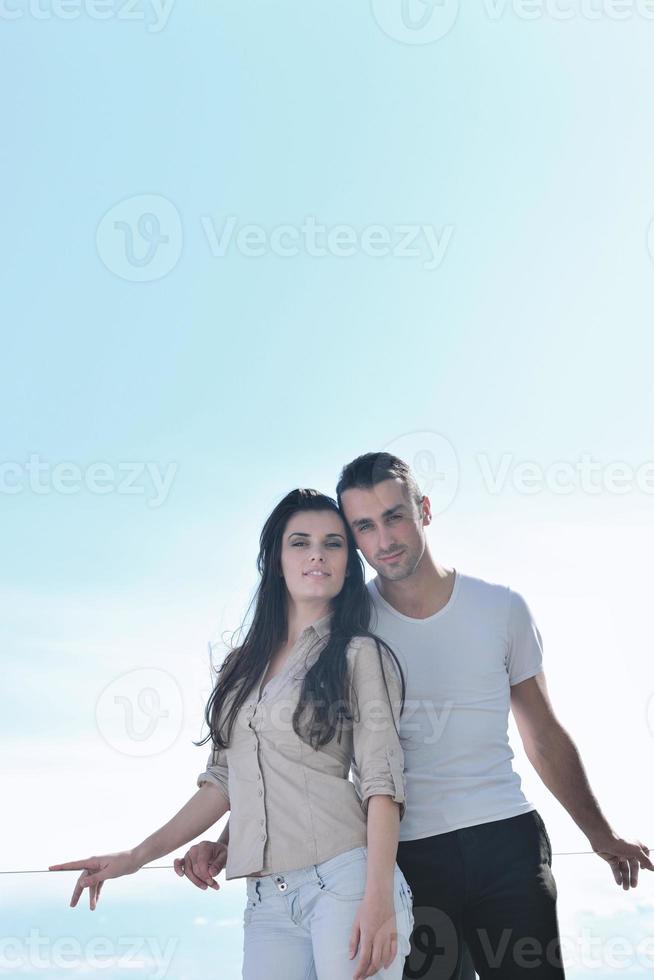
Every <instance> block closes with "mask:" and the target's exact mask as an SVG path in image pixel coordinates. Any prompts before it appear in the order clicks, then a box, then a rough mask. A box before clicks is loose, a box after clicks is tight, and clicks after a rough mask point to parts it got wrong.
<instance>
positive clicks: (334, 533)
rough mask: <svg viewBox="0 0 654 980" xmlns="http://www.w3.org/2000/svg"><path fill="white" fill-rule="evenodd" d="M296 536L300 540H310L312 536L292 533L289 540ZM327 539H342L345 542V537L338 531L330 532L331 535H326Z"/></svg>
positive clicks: (302, 532)
mask: <svg viewBox="0 0 654 980" xmlns="http://www.w3.org/2000/svg"><path fill="white" fill-rule="evenodd" d="M296 535H297V536H298V537H300V538H310V537H311V535H310V534H309V533H308V532H307V531H291V533H290V534H289V538H293V537H295V536H296ZM325 537H326V538H342V539H343V540H345V535H343V534H339V532H338V531H330V532H329V534H326V535H325Z"/></svg>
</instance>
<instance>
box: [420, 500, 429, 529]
mask: <svg viewBox="0 0 654 980" xmlns="http://www.w3.org/2000/svg"><path fill="white" fill-rule="evenodd" d="M420 512H421V515H422V520H423V523H424V524H431V502H430V500H429V497H427V496H424V497H423V498H422V500H421V501H420Z"/></svg>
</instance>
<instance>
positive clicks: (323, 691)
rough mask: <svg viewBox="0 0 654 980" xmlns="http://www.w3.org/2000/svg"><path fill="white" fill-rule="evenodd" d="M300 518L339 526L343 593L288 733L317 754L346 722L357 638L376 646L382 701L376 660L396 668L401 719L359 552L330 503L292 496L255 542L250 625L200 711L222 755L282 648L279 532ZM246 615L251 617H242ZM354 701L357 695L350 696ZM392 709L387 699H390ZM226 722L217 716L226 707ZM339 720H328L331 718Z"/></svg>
mask: <svg viewBox="0 0 654 980" xmlns="http://www.w3.org/2000/svg"><path fill="white" fill-rule="evenodd" d="M300 511H332V512H333V513H335V514H338V516H339V517H340V518H341V520H342V521H343V525H344V528H345V535H346V540H347V549H348V555H347V567H346V577H345V580H344V584H343V588H342V589H341V591H340V592H339V594H338V595H337V596H334V598H333V599H332V603H331V609H330V611H331V613H332V616H331V630H330V633H329V637H328V639H327V641H326V643H325V646H324V649H323V650H322V651H321V653H320V655H319V657H318V658H317V659H316V661H315V663H314V664H313V665H312V666H311V667H310V668H309V670H308V671H307V673H306V674H305V676H304V680H303V683H302V688H301V691H300V696H299V699H298V704H297V707H296V709H295V712H294V714H293V729H294V731H295V732H296V734H297V735H298V736H299V737H300V738H302V739H303V740H304V741H305V742H308V743H309V744H310V745H312V746H313V748H314V749H318V748H320V747H321V746H323V745H326V744H327V743H328V742H330V741H331V740H332V738H334V735H336V734H337V731H338V740H339V741H340V738H341V729H342V726H343V723H344V722H345V721H352V719H353V718H354V713H353V712H354V711H357V710H358V706H357V705H353V704H352V699H351V692H350V690H348V688H349V687H350V685H349V684H348V678H347V660H346V653H347V647H348V644H349V642H350V640H352V638H353V637H355V636H369V637H372V639H374V640H375V643H376V645H377V655H378V656H379V661H380V666H381V669H382V677H383V679H384V685H385V686H386V694H387V696H388V685H387V684H386V675H385V671H384V664H383V660H382V652H381V648H382V647H384V648H385V649H386V650H387V651H388V653H389V654H390V655H391V657H392V658H393V660H394V661H395V663H396V665H397V668H398V672H399V676H400V679H401V683H402V700H401V706H400V713H401V712H402V711H403V709H404V698H405V694H406V684H405V679H404V674H403V671H402V667H401V665H400V662H399V661H398V659H397V657H396V656H395V654H394V653H393V651H392V650H391V648H390V647H389V646H388V644H386V643H384V641H383V640H381V639H380V638H379V637H378V636H375V634H374V633H371V632H370V630H369V629H368V625H369V622H370V614H371V609H372V603H371V599H370V595H369V593H368V589H367V588H366V584H365V579H364V573H363V562H362V561H361V558H360V557H359V554H358V552H357V548H356V544H355V542H354V538H353V536H352V532H351V531H350V529H349V527H348V526H347V523H346V522H345V520H343V517H342V515H341V512H340V511H339V509H338V505H337V503H336V501H335V500H333V499H332V498H331V497H328V496H326V495H325V494H322V493H319V492H318V491H317V490H305V489H298V490H292V491H291V492H290V493H288V494H287V495H286V496H285V497H284V499H283V500H281V501H280V502H279V503H278V504H277V506H276V507H275V509H274V510H273V512H272V513H271V514H270V516H269V517H268V519H267V521H266V523H265V524H264V526H263V529H262V531H261V536H260V538H259V555H258V558H257V569H258V572H259V575H260V577H261V580H260V582H259V585H258V586H257V590H256V592H255V594H254V597H253V599H252V602H251V603H250V607H249V609H251V608H252V606H253V605H254V615H253V617H252V623H251V625H250V626H249V628H248V629H247V632H246V634H245V638H244V640H243V642H242V643H240V644H239V645H238V646H236V647H234V648H233V649H232V650H230V652H229V653H228V654H227V656H226V657H225V660H224V661H223V663H222V664H221V666H220V667H219V668H218V670H217V673H218V678H217V680H216V684H215V687H214V689H213V691H212V693H211V696H210V698H209V700H208V702H207V706H206V708H205V721H206V723H207V725H208V726H209V735H207V736H206V737H205V738H204V739H202V741H201V742H195V743H194V744H195V745H204V743H205V742H206V741H207V740H208V739H209V738H211V739H212V741H213V743H214V745H216V746H218V747H220V748H227V746H228V744H229V740H230V738H231V733H232V729H233V726H234V723H235V721H236V716H237V714H238V712H239V710H240V709H241V707H242V706H243V704H244V703H245V701H246V700H247V698H248V696H249V694H250V692H251V691H252V689H253V688H254V686H255V684H256V682H257V680H258V679H259V678H260V677H261V675H262V674H263V672H264V670H265V669H266V667H267V666H268V664H269V663H270V660H271V658H272V656H273V654H274V653H275V651H276V650H278V649H279V647H280V646H281V644H283V643H285V642H286V641H287V638H288V635H287V634H288V616H287V590H286V583H285V581H284V579H283V577H282V575H281V569H282V566H281V554H282V541H283V537H284V531H285V529H286V525H287V524H288V522H289V520H290V518H291V517H293V515H294V514H297V513H298V512H300ZM248 612H249V610H248ZM355 697H356V692H355ZM389 701H390V698H389ZM228 702H229V705H228V708H227V711H226V714H225V717H224V718H223V717H222V713H223V710H224V709H225V707H226V705H227V704H228ZM335 713H336V715H337V716H338V717H337V718H335V717H334V714H335Z"/></svg>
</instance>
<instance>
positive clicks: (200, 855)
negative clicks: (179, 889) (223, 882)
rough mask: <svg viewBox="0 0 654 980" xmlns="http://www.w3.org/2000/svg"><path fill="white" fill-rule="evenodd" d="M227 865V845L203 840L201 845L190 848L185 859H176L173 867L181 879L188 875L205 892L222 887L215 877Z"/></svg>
mask: <svg viewBox="0 0 654 980" xmlns="http://www.w3.org/2000/svg"><path fill="white" fill-rule="evenodd" d="M226 863H227V845H226V844H221V843H220V842H214V841H211V840H203V841H202V842H201V843H200V844H194V845H193V847H190V848H189V849H188V851H187V852H186V854H185V855H184V857H183V858H175V861H174V864H173V867H174V868H175V874H177V875H179V877H180V878H181V877H183V876H184V875H186V877H187V878H188V880H189V881H192V882H193V884H194V885H197V886H198V888H202V889H203V890H204V889H205V888H206V887H207V886H209V888H215V889H216V891H217V890H218V889H219V888H220V885H219V884H218V882H217V881H215V880H214V879H215V876H216V875H217V874H220V872H221V871H222V870H223V868H224V867H225V864H226Z"/></svg>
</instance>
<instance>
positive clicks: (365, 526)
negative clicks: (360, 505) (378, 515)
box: [359, 524, 371, 531]
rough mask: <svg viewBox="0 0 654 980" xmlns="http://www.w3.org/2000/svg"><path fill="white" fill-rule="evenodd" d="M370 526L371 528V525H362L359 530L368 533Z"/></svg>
mask: <svg viewBox="0 0 654 980" xmlns="http://www.w3.org/2000/svg"><path fill="white" fill-rule="evenodd" d="M370 526H371V525H370V524H361V525H360V526H359V530H360V531H367V530H368V528H369V527H370Z"/></svg>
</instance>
